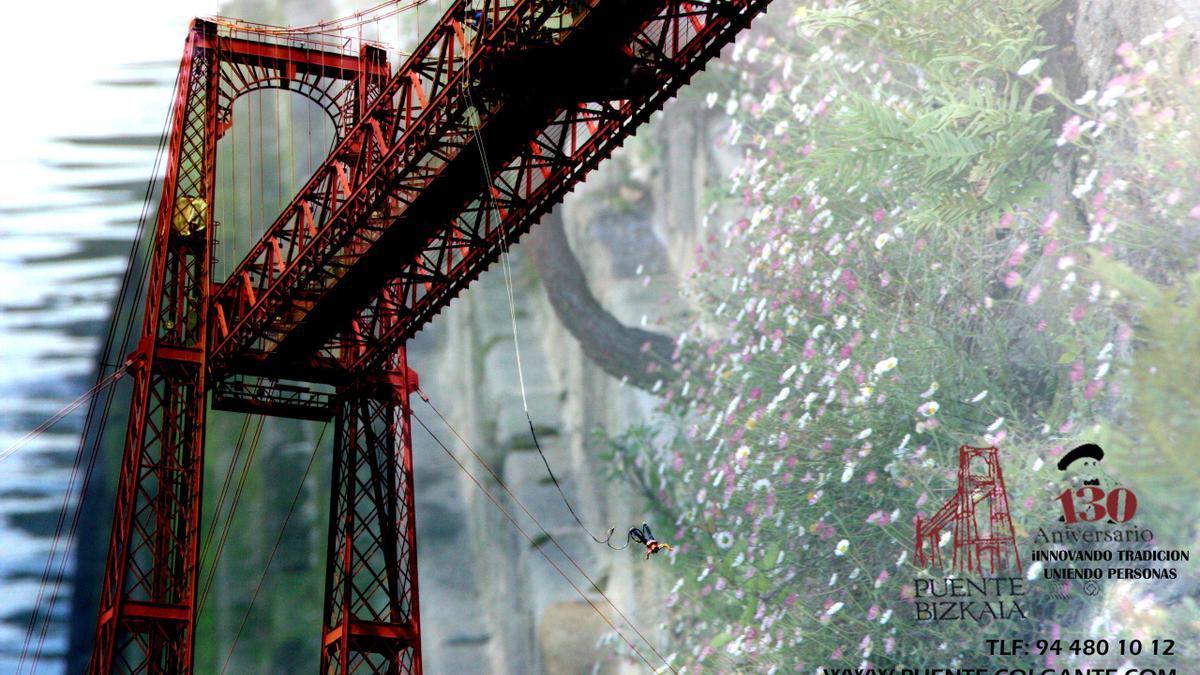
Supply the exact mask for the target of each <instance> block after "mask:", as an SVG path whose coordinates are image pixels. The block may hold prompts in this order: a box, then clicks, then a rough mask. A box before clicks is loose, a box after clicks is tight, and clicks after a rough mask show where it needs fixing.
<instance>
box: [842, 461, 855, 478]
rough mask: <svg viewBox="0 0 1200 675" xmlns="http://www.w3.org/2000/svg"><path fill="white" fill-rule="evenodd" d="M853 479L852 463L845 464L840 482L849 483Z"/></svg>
mask: <svg viewBox="0 0 1200 675" xmlns="http://www.w3.org/2000/svg"><path fill="white" fill-rule="evenodd" d="M853 477H854V462H847V463H846V468H845V469H843V470H842V482H843V483H849V482H850V479H851V478H853Z"/></svg>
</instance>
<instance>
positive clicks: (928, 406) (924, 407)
mask: <svg viewBox="0 0 1200 675" xmlns="http://www.w3.org/2000/svg"><path fill="white" fill-rule="evenodd" d="M941 407H942V406H940V405H938V402H937V401H926V402H924V403H922V404H921V405H919V406H917V412H919V413H921V414H922V415H924V416H926V417H933V415H935V414H936V413H937V411H938V409H940V408H941Z"/></svg>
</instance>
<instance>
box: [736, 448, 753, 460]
mask: <svg viewBox="0 0 1200 675" xmlns="http://www.w3.org/2000/svg"><path fill="white" fill-rule="evenodd" d="M749 456H750V446H747V445H743V446H742V447H740V448H738V449H737V452H735V453H734V457H736V458H738V459H746V458H747V457H749Z"/></svg>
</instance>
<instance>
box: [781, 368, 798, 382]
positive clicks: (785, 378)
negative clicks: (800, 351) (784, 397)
mask: <svg viewBox="0 0 1200 675" xmlns="http://www.w3.org/2000/svg"><path fill="white" fill-rule="evenodd" d="M795 374H796V366H792V367H791V368H788V369H787V370H785V371H783V374H782V375H780V376H779V381H780V382H781V383H782V382H787V381H788V380H789V379H791V377H792V375H795Z"/></svg>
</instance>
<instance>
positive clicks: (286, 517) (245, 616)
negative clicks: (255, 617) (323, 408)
mask: <svg viewBox="0 0 1200 675" xmlns="http://www.w3.org/2000/svg"><path fill="white" fill-rule="evenodd" d="M328 428H329V422H325V424H323V425H321V432H320V433H319V434H318V435H317V442H316V443H315V444H313V449H312V454H310V455H309V456H308V464H307V465H305V467H304V475H302V476H300V484H299V485H297V486H296V494H295V496H293V497H292V503H291V505H290V506H288V510H287V514H286V515H284V517H283V524H282V525H280V526H279V534H278V535H276V536H275V545H274V546H272V547H271V553H270V554H269V555H268V556H267V564H266V565H265V566H263V571H262V574H260V575H259V577H258V583H257V584H256V585H255V586H254V593H253V594H252V595H251V596H250V604H248V605H246V611H244V612H242V620H241V622H240V623H238V629H237V632H236V633H234V634H233V642H231V643H230V644H229V651H228V652H226V654H225V661H224V662H222V664H221V675H225V671H226V670H227V669H228V668H229V661H230V659H232V658H233V650H235V649H237V645H238V640H240V639H241V637H242V631H243V630H244V629H245V628H246V620H247V619H249V618H250V610H252V609H254V602H255V601H256V600H258V593H259V591H261V590H262V587H263V582H264V581H265V580H266V578H267V572H269V571H270V570H271V563H273V562H274V561H275V554H276V553H277V552H278V551H279V544H280V543H281V542H282V541H283V534H284V532H286V531H287V526H288V523H290V522H291V520H292V514H293V513H295V512H296V505H297V504H298V503H299V502H300V496H301V495H302V494H304V483H305V481H307V480H308V474H309V472H310V471H312V467H313V461H314V460H316V458H317V451H318V450H320V449H321V441H323V440H324V439H325V430H326V429H328ZM214 568H215V565H214Z"/></svg>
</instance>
